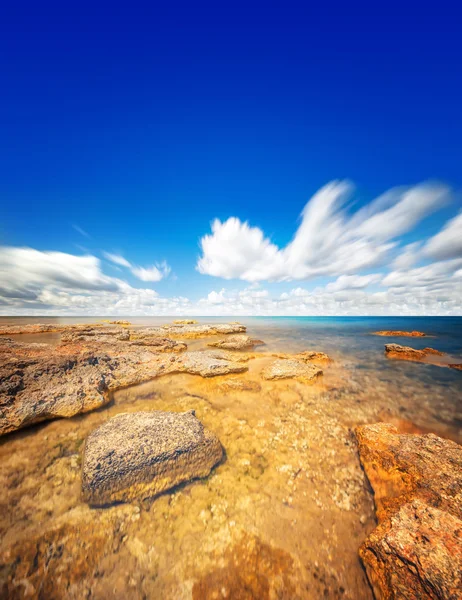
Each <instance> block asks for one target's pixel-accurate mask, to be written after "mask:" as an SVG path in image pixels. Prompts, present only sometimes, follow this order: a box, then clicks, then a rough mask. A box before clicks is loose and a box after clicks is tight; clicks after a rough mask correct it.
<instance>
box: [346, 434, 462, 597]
mask: <svg viewBox="0 0 462 600" xmlns="http://www.w3.org/2000/svg"><path fill="white" fill-rule="evenodd" d="M356 437H357V440H358V447H359V454H360V458H361V463H362V465H363V467H364V470H365V472H366V475H367V478H368V479H369V482H370V484H371V486H372V488H373V490H374V499H375V504H376V512H377V519H378V521H379V526H378V527H377V529H375V531H373V532H372V534H371V535H370V536H369V537H368V538H367V539H366V541H365V542H364V544H363V545H362V546H361V548H360V551H359V553H360V556H361V558H362V560H363V563H364V566H365V568H366V572H367V575H368V577H369V581H370V582H371V585H372V587H373V589H374V592H375V595H376V597H377V598H382V599H386V600H388V599H390V600H391V599H397V598H408V599H409V600H410V599H411V598H420V599H430V598H431V599H435V598H437V599H441V600H443V599H447V598H452V599H458V598H462V593H461V591H462V587H461V573H462V539H461V531H462V521H461V518H462V446H460V445H459V444H456V443H455V442H452V441H449V440H445V439H442V438H439V437H438V436H436V435H434V434H428V435H412V434H399V433H398V430H397V429H396V427H394V426H393V425H390V424H386V423H381V424H377V425H365V426H362V427H358V428H357V429H356Z"/></svg>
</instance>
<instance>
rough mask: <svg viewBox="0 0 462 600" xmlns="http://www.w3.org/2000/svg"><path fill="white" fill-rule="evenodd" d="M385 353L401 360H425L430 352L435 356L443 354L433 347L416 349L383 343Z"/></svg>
mask: <svg viewBox="0 0 462 600" xmlns="http://www.w3.org/2000/svg"><path fill="white" fill-rule="evenodd" d="M385 353H386V355H387V356H388V357H389V358H401V359H403V360H425V358H427V356H429V355H431V354H433V355H435V356H443V355H444V352H440V351H439V350H435V349H434V348H424V349H423V350H416V349H415V348H410V347H409V346H400V345H399V344H385Z"/></svg>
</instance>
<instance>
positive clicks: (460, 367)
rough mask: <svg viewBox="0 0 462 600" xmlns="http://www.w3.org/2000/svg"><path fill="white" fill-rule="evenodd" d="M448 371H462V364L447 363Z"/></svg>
mask: <svg viewBox="0 0 462 600" xmlns="http://www.w3.org/2000/svg"><path fill="white" fill-rule="evenodd" d="M448 367H449V368H450V369H456V371H462V363H449V365H448Z"/></svg>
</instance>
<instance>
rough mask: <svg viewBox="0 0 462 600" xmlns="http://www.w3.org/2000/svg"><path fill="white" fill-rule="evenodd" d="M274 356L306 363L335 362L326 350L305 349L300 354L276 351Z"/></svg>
mask: <svg viewBox="0 0 462 600" xmlns="http://www.w3.org/2000/svg"><path fill="white" fill-rule="evenodd" d="M272 356H276V357H277V358H284V359H293V360H301V361H303V362H306V363H314V364H320V365H330V364H331V363H332V362H333V360H332V359H331V358H330V356H328V355H327V354H325V353H324V352H317V351H316V350H304V351H303V352H299V353H298V354H284V353H274V354H272Z"/></svg>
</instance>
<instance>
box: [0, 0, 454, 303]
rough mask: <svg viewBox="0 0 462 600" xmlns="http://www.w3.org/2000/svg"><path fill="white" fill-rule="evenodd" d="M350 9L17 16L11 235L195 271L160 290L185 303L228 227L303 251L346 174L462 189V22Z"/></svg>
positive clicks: (11, 24) (28, 10)
mask: <svg viewBox="0 0 462 600" xmlns="http://www.w3.org/2000/svg"><path fill="white" fill-rule="evenodd" d="M347 8H348V11H347V10H346V8H345V9H343V10H342V9H340V8H338V7H336V6H334V5H332V6H330V7H328V9H326V12H325V14H317V13H316V12H315V11H308V10H306V9H303V8H301V7H300V6H298V7H297V6H296V5H291V6H288V5H287V4H282V3H280V4H279V6H278V7H276V6H270V5H268V4H265V5H263V4H258V5H257V4H252V3H250V4H245V5H244V4H242V5H238V4H226V5H222V6H221V7H220V6H219V3H215V5H213V7H212V5H210V6H205V5H201V6H199V5H196V4H195V3H194V4H192V3H187V4H185V5H183V4H182V3H177V4H175V5H174V6H172V9H171V11H169V12H166V10H165V8H164V9H162V10H160V9H159V8H158V7H156V6H151V8H149V9H137V8H136V7H135V5H132V4H131V3H130V4H127V5H126V6H125V9H124V10H122V9H120V10H119V9H118V8H117V7H115V6H114V5H112V4H111V5H109V4H108V5H107V6H103V5H101V4H100V5H99V7H95V5H92V6H88V7H87V8H85V7H84V5H81V4H74V5H73V9H72V11H71V10H70V9H69V8H68V7H66V4H62V5H61V7H60V8H58V7H57V6H54V7H52V6H51V5H50V4H47V3H46V2H45V3H40V6H39V5H38V4H37V3H34V5H32V4H31V5H28V3H26V4H23V3H21V5H20V6H19V11H18V12H17V13H16V14H12V13H11V12H8V10H7V11H5V13H4V14H2V19H1V24H0V75H1V94H0V169H1V177H0V198H1V200H2V206H3V208H2V224H1V229H0V242H1V243H2V244H4V245H10V246H30V247H33V248H37V249H39V250H61V251H64V252H70V253H73V254H79V253H81V250H80V249H79V248H77V245H80V246H82V247H85V248H87V249H88V251H89V252H90V253H92V254H95V255H97V254H98V253H99V252H101V251H102V250H106V251H117V252H119V253H121V254H123V255H124V256H126V257H127V258H128V259H129V260H131V261H132V262H135V263H137V264H141V265H150V264H153V263H154V262H156V261H159V260H162V259H166V260H167V261H168V262H169V264H170V265H171V267H172V269H173V271H174V272H175V273H176V274H177V276H178V279H177V280H172V279H168V280H166V281H162V282H161V283H159V284H157V285H156V286H154V287H155V288H156V289H158V290H161V291H162V293H165V294H178V293H182V294H184V293H185V290H186V289H188V288H190V286H191V285H194V286H197V287H198V288H201V289H204V290H205V289H211V286H212V283H211V281H212V280H211V278H209V277H208V276H204V275H199V274H197V273H196V272H195V271H194V266H195V263H196V258H197V256H198V254H199V247H198V240H199V238H200V237H201V236H202V235H204V234H205V233H207V232H208V231H209V223H210V221H211V220H212V219H213V218H215V217H218V218H221V219H226V218H227V217H229V216H238V217H239V218H240V219H241V220H248V221H249V222H250V223H252V224H253V225H258V226H259V227H261V228H262V229H263V231H264V232H265V233H266V234H267V235H269V236H271V238H272V240H273V241H274V242H275V243H277V244H278V245H284V244H286V243H287V242H288V241H289V240H290V238H291V237H292V235H293V233H294V230H295V228H296V226H297V223H298V217H299V214H300V211H301V210H302V208H303V206H304V204H305V203H306V201H307V200H308V199H309V197H310V196H311V195H312V194H313V193H314V192H315V191H316V190H317V189H318V188H320V187H321V186H323V185H324V184H325V183H327V182H328V181H330V180H331V179H337V178H348V179H351V180H353V181H354V182H355V183H356V184H357V185H358V188H359V197H360V199H362V200H363V201H368V200H370V199H372V198H373V197H374V196H376V195H378V194H379V193H381V192H383V191H385V190H386V189H388V188H390V187H392V186H395V185H402V184H415V183H418V182H420V181H422V180H426V179H437V180H441V181H443V182H446V183H448V184H449V185H451V186H453V187H454V188H456V189H458V188H460V186H461V183H462V181H461V179H462V175H461V173H462V171H461V158H462V153H461V140H462V110H461V106H462V77H461V65H462V47H461V44H460V26H459V23H460V21H459V18H458V17H457V15H456V14H455V13H453V14H452V13H451V11H450V10H448V9H447V8H445V7H443V5H439V4H438V5H434V6H433V7H432V12H431V13H430V12H428V13H426V12H425V9H424V7H423V5H420V6H418V7H413V8H411V7H409V10H406V6H403V5H402V4H401V5H399V6H396V7H393V6H392V5H386V6H385V5H382V6H381V7H380V9H379V8H377V9H375V10H376V12H373V11H374V8H373V7H372V8H371V7H369V8H368V9H365V8H364V7H358V8H357V9H355V8H354V7H353V6H351V5H348V7H347ZM385 9H386V10H387V11H388V14H386V13H385ZM79 10H80V12H79ZM66 11H69V12H66ZM371 11H372V12H371ZM453 212H454V211H452V212H451V211H449V209H447V210H443V211H441V212H440V213H438V216H437V217H436V218H434V219H432V218H431V219H427V221H425V222H424V223H423V224H422V226H421V229H420V231H419V235H422V232H424V233H425V234H427V235H429V234H432V233H434V232H436V231H437V230H438V229H439V228H440V227H441V225H442V224H443V223H444V222H445V220H446V219H447V218H448V217H449V216H451V215H452V214H453ZM72 224H77V225H78V226H80V227H81V228H82V229H83V230H85V231H86V232H88V234H89V236H90V237H89V238H86V237H84V236H82V235H79V234H78V233H77V232H76V231H75V229H73V228H72ZM412 239H413V238H412V235H410V236H409V240H412ZM131 281H133V280H131ZM214 285H215V288H216V287H217V285H218V287H219V285H220V284H214ZM212 287H213V286H212Z"/></svg>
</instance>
